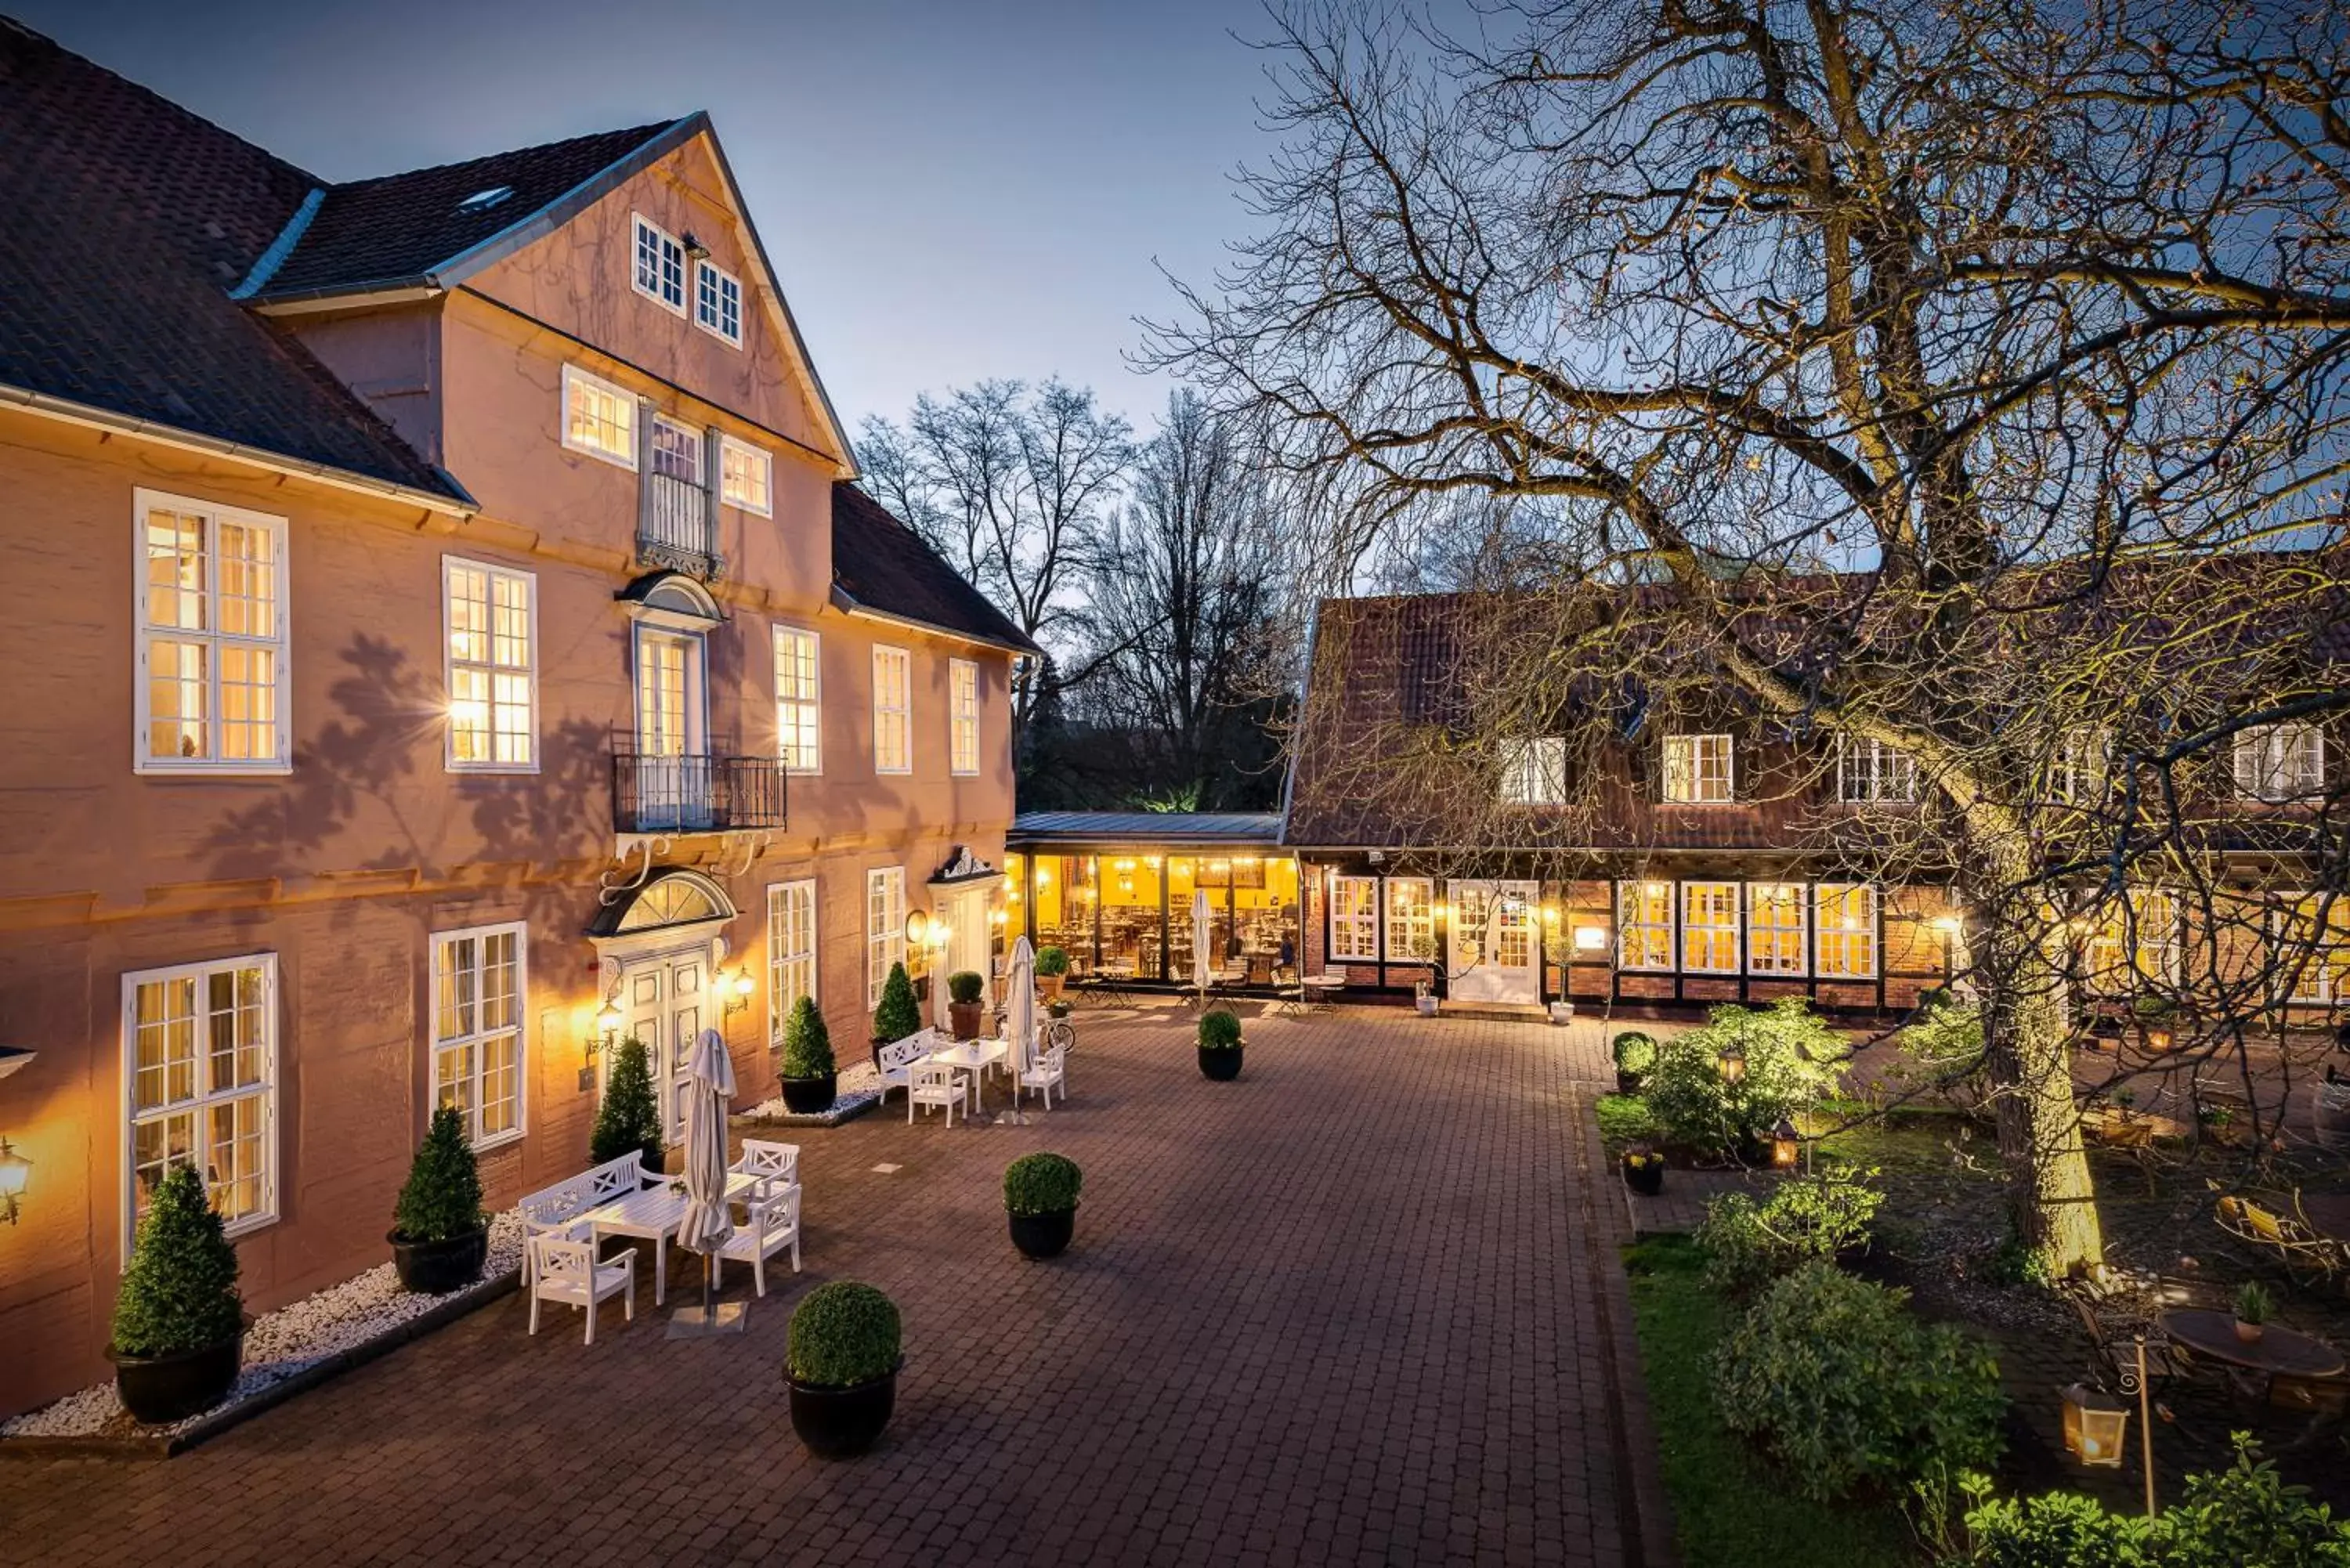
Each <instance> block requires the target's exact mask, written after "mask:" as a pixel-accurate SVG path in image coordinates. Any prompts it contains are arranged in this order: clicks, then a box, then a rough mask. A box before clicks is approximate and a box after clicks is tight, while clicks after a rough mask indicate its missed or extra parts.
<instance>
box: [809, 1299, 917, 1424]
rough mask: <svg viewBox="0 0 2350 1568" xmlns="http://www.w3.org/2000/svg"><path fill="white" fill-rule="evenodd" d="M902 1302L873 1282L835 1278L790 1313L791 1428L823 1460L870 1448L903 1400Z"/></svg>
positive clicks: (904, 1360)
mask: <svg viewBox="0 0 2350 1568" xmlns="http://www.w3.org/2000/svg"><path fill="white" fill-rule="evenodd" d="M905 1362H906V1358H905V1356H904V1355H903V1354H902V1353H901V1349H900V1345H899V1318H898V1303H895V1302H893V1301H891V1300H890V1299H889V1297H888V1296H886V1295H884V1294H882V1293H880V1292H879V1291H878V1290H875V1289H874V1288H873V1287H872V1286H871V1285H868V1284H860V1283H858V1282H857V1281H855V1280H835V1281H833V1282H831V1283H829V1284H823V1285H818V1286H816V1289H814V1290H812V1291H810V1292H809V1293H807V1294H806V1296H805V1297H803V1298H801V1301H800V1304H799V1306H798V1307H797V1308H796V1309H795V1311H794V1312H793V1314H792V1324H791V1332H790V1336H789V1339H788V1341H787V1343H786V1344H785V1350H784V1382H785V1385H786V1386H788V1387H789V1388H790V1389H791V1399H792V1430H793V1431H795V1432H797V1433H798V1434H799V1438H800V1441H801V1442H802V1443H804V1444H806V1447H807V1450H808V1452H810V1453H812V1454H815V1455H816V1457H817V1458H819V1459H848V1458H850V1457H851V1456H853V1455H857V1454H861V1453H863V1452H864V1451H865V1450H866V1449H869V1448H871V1447H872V1446H873V1444H874V1442H875V1440H876V1439H877V1438H879V1437H880V1436H881V1431H882V1428H885V1427H887V1426H889V1414H890V1412H891V1411H892V1410H893V1409H895V1408H896V1407H897V1403H898V1369H899V1367H901V1366H904V1365H905Z"/></svg>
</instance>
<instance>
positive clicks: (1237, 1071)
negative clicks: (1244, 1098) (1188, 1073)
mask: <svg viewBox="0 0 2350 1568" xmlns="http://www.w3.org/2000/svg"><path fill="white" fill-rule="evenodd" d="M1241 1050H1242V1043H1241V1021H1240V1015H1239V1014H1238V1013H1233V1012H1222V1011H1221V1010H1220V1011H1217V1012H1204V1013H1201V1015H1200V1071H1201V1073H1202V1074H1204V1075H1207V1076H1208V1077H1211V1078H1213V1079H1214V1080H1215V1081H1216V1082H1217V1083H1220V1084H1229V1083H1231V1082H1232V1080H1233V1079H1234V1078H1237V1077H1239V1076H1240V1075H1241Z"/></svg>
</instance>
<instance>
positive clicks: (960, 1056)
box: [926, 1035, 1012, 1111]
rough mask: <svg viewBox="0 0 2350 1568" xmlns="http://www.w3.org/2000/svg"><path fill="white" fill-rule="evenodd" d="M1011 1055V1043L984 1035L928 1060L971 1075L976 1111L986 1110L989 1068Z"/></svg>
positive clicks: (948, 1048) (936, 1052) (931, 1056)
mask: <svg viewBox="0 0 2350 1568" xmlns="http://www.w3.org/2000/svg"><path fill="white" fill-rule="evenodd" d="M1010 1054H1012V1047H1011V1045H1010V1044H1009V1043H1007V1042H1005V1041H1003V1040H1000V1039H990V1038H988V1037H986V1036H985V1035H982V1036H981V1037H980V1038H979V1039H977V1040H965V1041H962V1042H961V1043H959V1044H953V1045H948V1046H944V1047H942V1048H941V1049H939V1050H936V1051H933V1052H931V1054H930V1055H929V1057H928V1058H926V1060H929V1061H932V1062H943V1063H945V1064H947V1065H948V1066H950V1067H961V1068H962V1069H963V1070H964V1071H965V1072H967V1073H969V1074H970V1075H971V1096H972V1108H973V1109H974V1110H975V1111H976V1110H984V1109H985V1108H986V1107H985V1106H983V1105H982V1104H981V1103H980V1102H981V1101H983V1099H984V1098H985V1097H986V1088H985V1085H986V1083H987V1068H988V1066H989V1065H990V1064H993V1063H996V1062H1001V1061H1003V1059H1004V1058H1005V1057H1006V1056H1008V1055H1010Z"/></svg>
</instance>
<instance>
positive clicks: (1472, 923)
mask: <svg viewBox="0 0 2350 1568" xmlns="http://www.w3.org/2000/svg"><path fill="white" fill-rule="evenodd" d="M1446 899H1447V901H1448V902H1449V903H1450V904H1451V906H1452V918H1451V921H1450V922H1448V930H1447V934H1446V942H1445V963H1446V966H1447V968H1448V969H1449V970H1450V971H1451V976H1450V979H1449V980H1448V981H1447V982H1446V985H1445V994H1446V995H1447V997H1448V998H1450V999H1451V1001H1454V1002H1503V1003H1512V1004H1523V1005H1526V1006H1534V1005H1535V1004H1537V1003H1539V1002H1541V1001H1542V887H1541V884H1539V883H1535V882H1522V881H1492V880H1484V879H1470V880H1461V879H1458V878H1456V879H1454V880H1452V881H1451V882H1449V883H1447V884H1446ZM1513 901H1514V902H1513ZM1481 918H1482V919H1481ZM1520 927H1523V930H1524V933H1525V959H1526V961H1525V962H1524V963H1523V964H1503V963H1500V962H1497V961H1495V960H1494V958H1493V955H1492V949H1493V948H1495V947H1500V946H1503V945H1504V944H1505V943H1506V941H1507V939H1508V938H1509V937H1511V936H1513V935H1514V934H1515V931H1516V929H1518V928H1520ZM1481 928H1482V929H1481Z"/></svg>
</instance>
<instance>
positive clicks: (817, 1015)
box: [782, 996, 840, 1116]
mask: <svg viewBox="0 0 2350 1568" xmlns="http://www.w3.org/2000/svg"><path fill="white" fill-rule="evenodd" d="M782 1076H783V1084H784V1105H785V1107H786V1108H787V1109H789V1110H790V1111H791V1112H792V1113H793V1114H794V1115H795V1116H821V1115H823V1114H824V1113H825V1112H826V1111H828V1110H830V1109H832V1102H833V1097H834V1096H836V1095H837V1094H838V1093H839V1092H840V1074H839V1071H838V1067H837V1064H836V1063H835V1062H834V1061H833V1059H832V1032H831V1031H830V1030H828V1029H827V1028H826V1027H825V1026H824V1014H823V1013H821V1012H817V1011H816V998H814V997H812V996H803V997H801V998H800V999H799V1000H798V1001H797V1002H793V1003H792V1015H791V1017H789V1018H788V1019H786V1020H785V1022H784V1060H783V1064H782Z"/></svg>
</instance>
